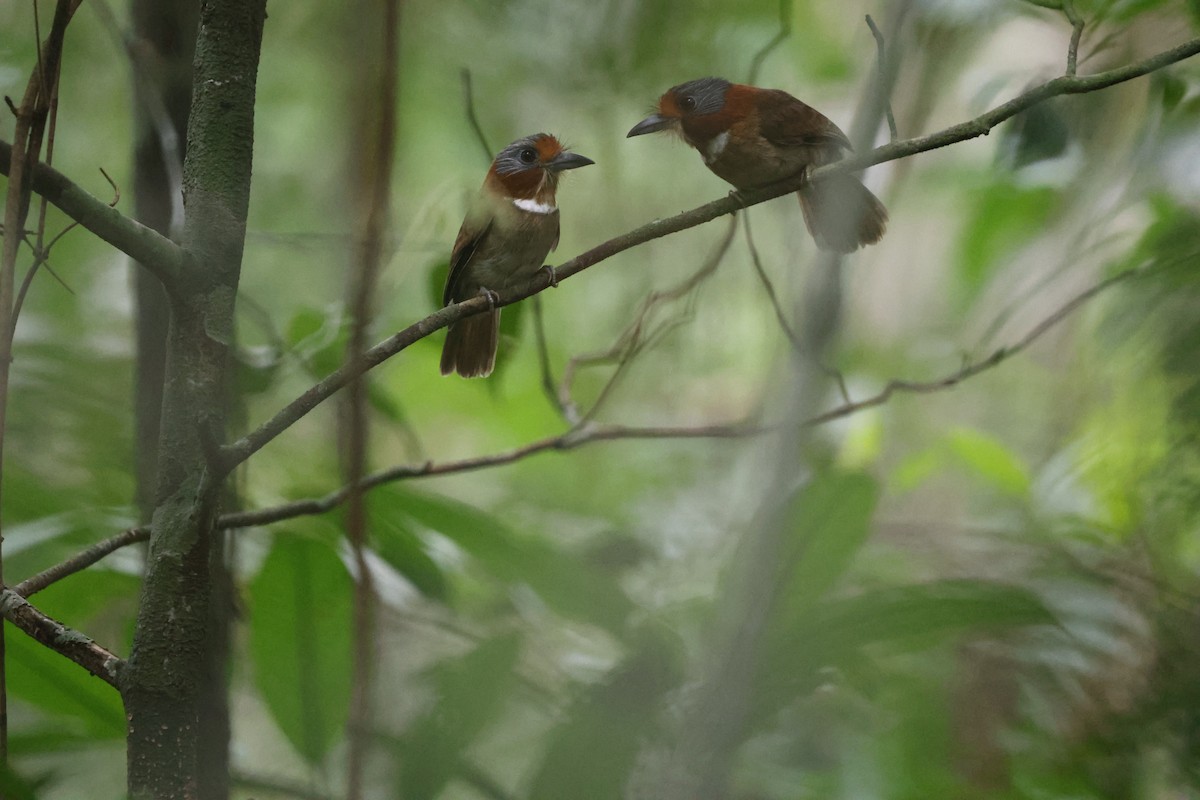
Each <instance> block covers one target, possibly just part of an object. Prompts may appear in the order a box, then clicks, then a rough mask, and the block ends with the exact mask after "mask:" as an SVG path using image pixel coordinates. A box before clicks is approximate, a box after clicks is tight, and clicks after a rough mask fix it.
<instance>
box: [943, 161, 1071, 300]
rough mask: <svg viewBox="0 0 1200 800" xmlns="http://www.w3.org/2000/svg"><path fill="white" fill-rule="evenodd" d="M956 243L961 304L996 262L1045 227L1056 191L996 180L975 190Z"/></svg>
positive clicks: (971, 296) (975, 291)
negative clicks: (969, 209) (957, 246)
mask: <svg viewBox="0 0 1200 800" xmlns="http://www.w3.org/2000/svg"><path fill="white" fill-rule="evenodd" d="M974 197H975V207H974V209H973V210H971V211H970V212H969V216H968V221H967V224H966V226H965V227H964V228H963V232H962V238H961V241H960V245H959V252H960V253H961V256H960V258H959V270H958V278H959V286H960V287H961V291H962V298H963V301H964V302H965V303H969V302H971V301H973V300H974V299H975V298H976V297H977V296H978V294H979V292H980V291H981V290H982V289H983V287H984V285H985V284H986V282H987V280H988V278H989V277H990V276H991V274H992V269H993V268H994V267H995V266H996V264H997V261H998V260H999V259H1000V258H1001V257H1002V256H1003V255H1004V254H1006V253H1008V252H1011V251H1012V250H1013V249H1014V248H1016V247H1017V246H1019V245H1020V244H1022V243H1024V242H1026V241H1028V240H1029V239H1030V238H1031V236H1033V235H1034V234H1036V233H1037V231H1039V230H1042V229H1043V228H1045V227H1046V225H1047V224H1048V223H1049V221H1050V219H1051V215H1052V213H1053V211H1054V208H1055V204H1056V202H1057V198H1058V192H1057V191H1056V190H1055V189H1053V188H1051V187H1047V186H1036V187H1024V186H1019V185H1017V184H1015V183H1011V182H1008V181H998V182H996V183H992V184H990V185H988V186H987V187H985V188H984V189H983V191H980V192H976V193H975V194H974Z"/></svg>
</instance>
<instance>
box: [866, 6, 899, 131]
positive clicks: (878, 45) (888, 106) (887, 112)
mask: <svg viewBox="0 0 1200 800" xmlns="http://www.w3.org/2000/svg"><path fill="white" fill-rule="evenodd" d="M867 27H868V28H870V29H871V35H872V36H874V37H875V49H876V53H877V55H876V63H877V64H878V65H879V79H880V80H886V79H887V61H886V59H885V58H884V52H885V50H884V40H883V32H882V31H880V30H879V27H878V26H877V25H876V24H875V20H873V19H871V15H870V14H867ZM883 115H884V116H885V117H886V118H887V124H888V134H889V139H888V141H890V142H894V141H896V139H898V138H900V137H899V134H898V133H897V132H896V117H895V115H894V114H892V101H891V100H887V99H885V100H884V101H883Z"/></svg>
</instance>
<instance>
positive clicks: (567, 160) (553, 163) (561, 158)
mask: <svg viewBox="0 0 1200 800" xmlns="http://www.w3.org/2000/svg"><path fill="white" fill-rule="evenodd" d="M595 163H596V162H595V161H592V160H591V159H590V158H588V157H587V156H581V155H579V153H572V152H570V151H569V150H564V151H562V152H561V153H559V154H558V155H556V156H555V157H554V158H552V159H551V160H550V162H549V163H548V164H546V167H547V168H548V169H552V170H554V171H555V172H561V171H563V170H564V169H578V168H579V167H586V166H588V165H589V164H595Z"/></svg>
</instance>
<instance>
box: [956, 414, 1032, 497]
mask: <svg viewBox="0 0 1200 800" xmlns="http://www.w3.org/2000/svg"><path fill="white" fill-rule="evenodd" d="M946 442H947V444H948V445H949V447H950V451H951V452H952V453H953V454H954V455H955V456H956V457H957V459H958V460H959V461H960V462H962V463H963V464H964V465H966V466H967V467H969V468H970V469H971V471H972V472H974V473H975V474H976V475H978V476H979V477H981V478H984V479H985V480H987V482H988V483H990V484H991V485H992V486H994V487H996V488H997V489H1000V490H1001V491H1003V492H1006V493H1008V494H1012V495H1017V496H1025V495H1027V494H1029V486H1030V478H1029V471H1028V470H1027V469H1025V465H1024V464H1022V463H1021V460H1020V459H1019V458H1017V456H1016V455H1015V454H1014V453H1013V452H1012V451H1011V450H1009V449H1008V448H1007V447H1005V446H1004V444H1003V443H1001V442H1000V440H999V439H996V438H995V437H992V436H989V435H987V434H986V433H984V432H982V431H978V430H972V429H969V428H958V429H956V430H954V431H951V432H950V434H949V435H948V436H947V437H946Z"/></svg>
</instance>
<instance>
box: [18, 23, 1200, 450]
mask: <svg viewBox="0 0 1200 800" xmlns="http://www.w3.org/2000/svg"><path fill="white" fill-rule="evenodd" d="M1197 53H1200V38H1197V39H1192V40H1191V41H1189V42H1186V43H1184V44H1181V45H1179V46H1177V47H1174V48H1172V49H1170V50H1165V51H1163V52H1161V53H1159V54H1157V55H1155V56H1152V57H1150V58H1147V59H1144V60H1142V61H1139V62H1136V63H1134V64H1129V65H1127V66H1124V67H1120V68H1117V69H1112V70H1108V71H1107V72H1101V73H1097V74H1095V75H1088V76H1083V77H1068V76H1064V77H1059V78H1055V79H1053V80H1051V81H1048V82H1046V83H1043V84H1041V85H1039V86H1037V87H1035V88H1033V89H1031V90H1030V91H1028V92H1025V93H1024V94H1021V95H1019V96H1017V97H1015V98H1013V99H1012V100H1009V101H1008V102H1007V103H1004V104H1002V105H1000V106H997V107H996V108H993V109H992V110H990V111H987V112H985V113H984V114H981V115H980V116H978V117H976V118H975V119H972V120H969V121H967V122H963V123H960V124H958V125H955V126H953V127H950V128H947V129H945V130H943V131H940V132H938V133H935V134H932V135H930V136H922V137H919V138H916V139H906V140H903V141H899V142H893V143H891V144H887V145H884V146H882V147H878V148H876V149H874V150H872V151H870V152H867V153H863V154H861V155H855V156H852V157H850V158H846V159H843V160H842V161H839V162H837V163H836V164H830V165H828V166H824V167H821V168H819V169H817V170H814V171H813V172H812V174H811V177H810V180H814V181H820V180H824V179H827V178H829V177H831V176H833V175H837V174H840V173H842V172H857V171H860V170H863V169H865V168H867V167H869V166H872V165H874V164H881V163H883V162H886V161H894V160H896V159H898V158H906V157H908V156H912V155H916V154H917V153H923V152H927V151H929V150H935V149H938V148H941V147H946V146H948V145H951V144H954V143H956V142H962V141H966V140H968V139H974V138H976V137H979V136H986V135H987V134H988V133H990V132H991V130H992V128H994V127H995V126H997V125H999V124H1000V123H1002V122H1004V121H1005V120H1007V119H1009V118H1010V117H1012V116H1014V115H1016V114H1019V113H1020V112H1022V111H1025V110H1026V109H1028V108H1030V107H1031V106H1034V105H1037V104H1038V103H1041V102H1043V101H1045V100H1047V99H1049V98H1051V97H1058V96H1059V95H1064V94H1083V93H1086V92H1094V91H1098V90H1100V89H1105V88H1107V87H1109V86H1113V85H1115V84H1118V83H1122V82H1124V81H1128V80H1132V79H1133V78H1137V77H1140V76H1142V75H1146V74H1147V73H1150V72H1154V71H1155V70H1158V69H1162V68H1163V67H1166V66H1169V65H1170V64H1174V63H1176V62H1178V61H1182V60H1183V59H1185V58H1190V57H1191V56H1194V55H1196V54H1197ZM2 155H3V152H2V151H0V156H2ZM804 182H805V177H804V176H803V175H797V176H796V177H794V178H789V179H788V180H785V181H780V182H779V183H778V184H773V185H772V186H768V187H765V188H762V189H756V190H754V191H746V192H741V193H739V194H738V195H731V196H727V197H724V198H721V199H719V200H714V201H712V202H711V203H706V204H704V205H702V206H699V207H697V208H693V209H692V210H690V211H685V212H684V213H682V214H678V215H676V216H674V217H668V218H666V219H660V220H655V221H654V222H651V223H649V224H646V225H643V226H641V227H640V228H637V229H635V230H633V231H630V232H629V233H626V234H624V235H622V236H617V237H614V238H612V239H609V240H608V241H606V242H604V243H602V244H599V245H597V246H596V247H593V248H592V249H590V250H588V251H586V252H584V253H582V254H580V255H578V256H576V257H575V258H572V259H570V260H568V261H566V262H564V263H563V264H561V265H559V266H558V267H557V268H556V269H555V275H556V277H557V279H558V280H559V281H563V280H566V279H567V278H570V277H572V276H574V275H576V274H578V273H580V272H583V271H584V270H585V269H588V268H589V267H593V266H595V265H596V264H599V263H600V262H602V261H606V260H607V259H609V258H612V257H613V256H615V255H617V254H618V253H623V252H624V251H626V250H629V249H630V248H633V247H637V246H638V245H641V244H645V243H646V242H649V241H651V240H653V239H659V238H661V237H663V236H668V235H670V234H672V233H678V232H679V231H683V230H687V229H688V228H694V227H696V226H697V225H702V224H704V223H705V222H709V221H711V220H714V219H716V218H717V217H721V216H724V215H726V214H730V213H733V212H734V211H737V210H738V209H741V208H747V207H749V206H753V205H757V204H759V203H764V202H766V201H767V200H771V199H773V198H776V197H780V196H782V195H785V194H791V193H792V192H795V191H796V190H798V189H799V188H800V187H801V186H802V185H803V184H804ZM168 244H169V243H168ZM549 278H550V276H549V274H548V273H547V272H546V271H545V270H543V271H541V272H539V273H538V274H537V275H536V276H535V277H534V278H533V279H531V280H530V281H529V283H528V284H526V285H525V286H524V287H522V288H520V289H517V290H514V291H511V292H509V293H508V294H507V295H506V296H503V297H501V299H500V303H499V305H501V306H504V305H511V304H512V303H516V302H518V301H520V300H524V299H525V298H526V297H529V296H531V295H534V294H536V293H538V292H540V291H542V290H544V289H545V288H546V287H547V286H549ZM490 308H491V306H490V305H489V302H488V299H487V298H485V297H483V296H478V297H473V298H471V299H470V300H464V301H463V302H461V303H456V304H453V305H449V306H446V307H445V308H442V309H439V310H437V311H435V312H433V313H432V314H430V315H429V316H427V317H425V318H424V319H422V320H419V321H417V322H414V323H413V324H412V325H409V326H408V327H407V328H404V329H403V330H401V331H399V332H397V333H395V334H394V335H392V336H390V337H389V338H387V339H385V340H384V341H382V342H380V343H379V344H377V345H375V346H374V347H372V348H371V349H370V350H368V351H367V352H366V354H365V357H364V358H363V360H362V362H360V366H344V367H342V368H340V369H338V370H337V371H335V372H333V373H331V374H329V375H327V376H326V377H325V378H323V379H321V380H320V381H319V382H318V383H317V384H315V385H314V386H312V387H310V388H309V389H308V390H307V391H305V392H304V393H303V394H301V395H300V396H299V397H297V398H296V399H295V400H293V401H292V402H290V403H289V404H288V405H286V406H284V407H283V408H282V409H280V410H279V411H278V412H277V413H276V414H275V416H273V417H272V418H271V419H269V420H267V421H266V422H264V423H263V424H262V425H260V426H259V427H258V428H257V429H256V430H254V431H252V432H250V433H249V434H247V435H246V436H243V437H242V438H241V439H239V440H237V441H236V442H233V443H232V444H230V445H228V446H226V447H224V448H223V449H222V460H223V464H222V466H223V468H225V469H227V470H228V469H232V468H233V467H235V466H237V465H238V464H240V463H241V462H243V461H245V460H246V459H247V458H249V457H250V456H252V455H254V453H256V452H258V451H259V450H261V449H262V448H263V447H264V446H265V445H266V444H267V443H268V442H270V441H271V440H272V439H274V438H275V437H276V436H279V434H281V433H283V432H284V431H285V430H287V429H288V428H290V427H291V426H292V425H293V424H295V423H296V421H297V420H299V419H300V418H301V417H303V416H304V415H306V414H308V412H310V411H312V410H313V409H314V408H316V407H317V406H318V405H319V404H320V403H322V402H323V401H325V400H326V399H328V398H329V397H330V396H331V395H332V394H334V393H335V392H337V391H338V390H339V389H341V388H342V387H343V386H345V385H346V384H347V383H348V382H349V381H350V380H351V379H352V378H354V377H356V376H357V375H359V374H361V372H359V371H356V370H360V369H361V370H368V369H373V368H374V367H376V366H378V365H379V364H382V363H383V362H384V361H386V360H387V359H389V358H391V357H392V356H394V355H396V354H397V353H399V352H400V351H402V350H404V349H406V348H407V347H409V346H410V345H412V344H413V343H414V342H416V341H419V340H420V339H423V338H425V337H426V336H429V335H430V334H431V333H434V332H435V331H438V330H440V329H442V328H444V327H446V326H447V325H449V324H451V323H452V322H457V321H458V320H460V319H462V318H464V317H467V316H470V315H472V314H479V313H482V312H484V311H487V310H489V309H490Z"/></svg>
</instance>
